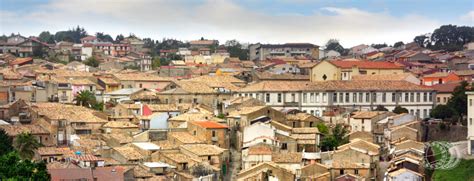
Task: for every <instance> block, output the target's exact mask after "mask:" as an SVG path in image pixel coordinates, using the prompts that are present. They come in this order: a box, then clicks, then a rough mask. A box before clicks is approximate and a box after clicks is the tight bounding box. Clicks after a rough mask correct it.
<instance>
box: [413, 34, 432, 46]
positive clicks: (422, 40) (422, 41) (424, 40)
mask: <svg viewBox="0 0 474 181" xmlns="http://www.w3.org/2000/svg"><path fill="white" fill-rule="evenodd" d="M413 42H415V43H416V44H418V45H419V46H420V47H425V46H427V45H428V43H429V37H428V36H426V35H418V36H416V37H415V38H414V39H413Z"/></svg>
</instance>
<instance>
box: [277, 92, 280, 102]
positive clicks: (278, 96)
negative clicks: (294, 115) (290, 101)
mask: <svg viewBox="0 0 474 181" xmlns="http://www.w3.org/2000/svg"><path fill="white" fill-rule="evenodd" d="M277 101H278V102H281V93H278V100H277Z"/></svg>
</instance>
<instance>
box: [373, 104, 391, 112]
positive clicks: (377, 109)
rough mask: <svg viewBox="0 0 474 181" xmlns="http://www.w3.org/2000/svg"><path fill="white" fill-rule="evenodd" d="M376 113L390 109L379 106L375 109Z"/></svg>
mask: <svg viewBox="0 0 474 181" xmlns="http://www.w3.org/2000/svg"><path fill="white" fill-rule="evenodd" d="M375 111H388V109H387V108H385V106H383V105H378V106H377V107H376V108H375Z"/></svg>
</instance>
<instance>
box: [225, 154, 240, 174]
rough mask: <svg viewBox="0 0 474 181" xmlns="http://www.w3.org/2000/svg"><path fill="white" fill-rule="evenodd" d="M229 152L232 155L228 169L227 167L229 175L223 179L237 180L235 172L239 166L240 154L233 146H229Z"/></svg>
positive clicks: (237, 171) (236, 172) (238, 169)
mask: <svg viewBox="0 0 474 181" xmlns="http://www.w3.org/2000/svg"><path fill="white" fill-rule="evenodd" d="M230 153H231V155H232V157H231V158H232V160H231V162H230V163H231V164H230V169H229V175H228V176H227V177H226V178H225V179H224V180H225V181H231V180H237V174H238V173H239V171H240V167H241V163H242V162H241V160H240V156H241V153H240V152H238V151H237V150H235V149H234V148H230Z"/></svg>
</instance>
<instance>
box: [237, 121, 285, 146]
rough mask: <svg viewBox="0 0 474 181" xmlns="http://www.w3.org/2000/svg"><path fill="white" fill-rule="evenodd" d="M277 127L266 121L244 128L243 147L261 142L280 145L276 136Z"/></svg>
mask: <svg viewBox="0 0 474 181" xmlns="http://www.w3.org/2000/svg"><path fill="white" fill-rule="evenodd" d="M275 130H276V129H275V128H273V127H272V126H270V125H268V124H265V123H255V124H252V125H250V126H247V127H245V128H244V133H243V141H242V143H243V148H247V147H250V146H253V145H256V144H259V143H263V144H268V145H271V146H278V140H277V139H276V136H275V132H276V131H275Z"/></svg>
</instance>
